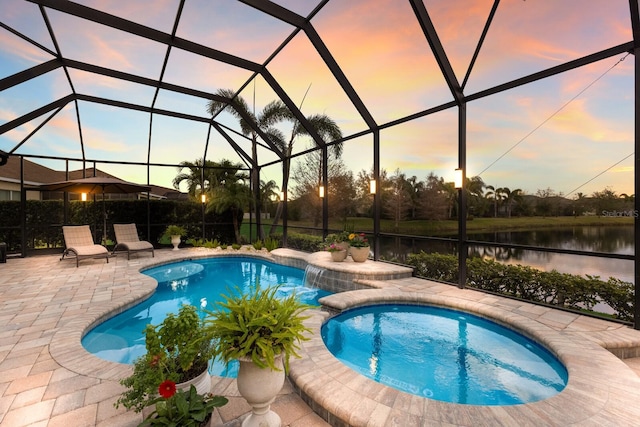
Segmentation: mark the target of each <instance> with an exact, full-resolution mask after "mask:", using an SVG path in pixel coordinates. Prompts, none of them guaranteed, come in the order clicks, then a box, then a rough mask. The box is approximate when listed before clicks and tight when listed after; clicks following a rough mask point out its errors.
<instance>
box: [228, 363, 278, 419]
mask: <svg viewBox="0 0 640 427" xmlns="http://www.w3.org/2000/svg"><path fill="white" fill-rule="evenodd" d="M238 361H239V362H240V368H239V370H238V378H237V382H238V391H239V392H240V394H241V395H242V397H244V398H245V400H246V401H247V403H248V404H249V405H251V414H249V416H248V417H247V418H245V420H244V421H243V422H242V427H280V426H281V420H280V416H278V414H276V413H275V412H273V411H272V410H271V403H272V402H273V401H274V400H275V398H276V396H277V395H278V392H280V390H281V389H282V386H283V385H284V378H285V374H284V368H283V365H282V355H280V356H277V357H276V359H275V364H276V366H277V367H278V368H279V369H280V371H274V370H273V369H270V368H260V367H258V366H257V365H256V364H255V363H253V361H251V358H240V359H238Z"/></svg>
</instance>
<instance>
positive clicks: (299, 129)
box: [269, 110, 342, 234]
mask: <svg viewBox="0 0 640 427" xmlns="http://www.w3.org/2000/svg"><path fill="white" fill-rule="evenodd" d="M287 111H289V110H287ZM288 119H289V120H291V121H293V129H292V131H291V137H290V138H289V142H288V143H286V145H284V144H283V145H282V146H281V147H280V148H281V149H282V152H283V154H284V160H283V162H282V191H283V192H284V193H285V194H287V191H288V188H289V176H290V174H291V154H292V153H293V145H294V144H295V142H296V139H297V138H298V137H299V136H304V135H306V136H310V134H309V131H308V130H307V129H305V127H304V126H302V124H301V123H300V122H299V121H298V120H297V118H296V117H295V116H294V115H293V114H291V112H289V116H288ZM307 121H308V122H309V124H311V127H312V128H313V129H314V130H315V131H316V133H317V134H318V136H320V138H322V140H323V141H324V142H325V143H326V142H331V141H335V140H339V139H342V131H341V130H340V127H339V126H338V125H337V124H336V122H335V121H334V120H333V119H332V118H330V117H329V116H327V115H326V114H314V115H312V116H308V117H307ZM283 142H284V141H283ZM276 144H279V143H276ZM331 149H332V154H333V156H334V157H335V158H336V159H337V158H340V156H342V143H341V142H339V143H337V144H334V145H332V146H331ZM322 168H323V165H322V164H321V163H320V165H319V169H318V176H319V179H318V184H320V181H321V179H322ZM281 215H282V203H280V204H279V205H278V209H277V211H276V215H275V217H274V219H273V223H272V224H271V230H270V232H269V233H270V234H271V233H273V232H274V231H275V227H276V226H277V225H278V222H279V220H280V216H281Z"/></svg>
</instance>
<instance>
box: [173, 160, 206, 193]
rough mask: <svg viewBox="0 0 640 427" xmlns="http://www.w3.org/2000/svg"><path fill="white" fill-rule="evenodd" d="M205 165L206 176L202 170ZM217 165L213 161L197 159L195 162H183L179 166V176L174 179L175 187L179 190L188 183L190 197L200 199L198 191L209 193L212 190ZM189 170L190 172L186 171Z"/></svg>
mask: <svg viewBox="0 0 640 427" xmlns="http://www.w3.org/2000/svg"><path fill="white" fill-rule="evenodd" d="M203 165H204V174H203V173H202V172H203V171H202V168H203ZM215 166H216V164H215V163H214V162H212V161H211V160H206V161H203V159H197V160H196V161H195V162H190V161H187V160H185V161H183V162H180V165H179V166H178V172H179V173H178V175H176V177H175V178H174V179H173V187H174V188H175V189H176V190H177V189H179V188H180V184H182V182H184V181H186V183H187V189H188V192H189V195H190V196H191V197H193V198H198V196H199V194H197V192H198V191H200V192H205V193H207V192H208V191H209V190H210V187H211V182H212V178H213V176H214V175H215V172H214V170H215V169H214V167H215ZM185 169H187V170H188V172H185V171H184V170H185ZM203 178H204V180H203Z"/></svg>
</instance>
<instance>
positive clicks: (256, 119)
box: [207, 89, 291, 239]
mask: <svg viewBox="0 0 640 427" xmlns="http://www.w3.org/2000/svg"><path fill="white" fill-rule="evenodd" d="M216 94H217V95H219V96H222V97H224V98H228V99H233V101H232V104H233V106H232V108H229V109H228V111H229V112H230V113H231V114H232V115H233V116H234V117H236V118H237V119H238V120H239V122H240V129H241V131H242V134H243V135H245V136H247V137H249V138H250V139H251V159H252V160H253V163H254V165H256V166H257V165H258V132H257V130H256V128H255V126H257V127H258V128H259V129H260V130H261V131H262V132H264V133H265V134H266V135H267V137H268V138H269V139H270V142H271V143H272V144H274V145H275V146H276V147H283V146H284V145H285V142H284V135H283V134H282V132H281V131H280V130H278V129H276V128H274V126H275V125H276V124H277V123H279V122H281V121H283V120H285V119H287V118H289V117H290V116H291V113H290V112H289V109H288V108H287V107H286V106H285V105H284V103H283V102H282V101H272V102H270V103H269V104H267V105H266V106H265V107H264V109H263V110H262V112H260V113H259V114H257V115H256V114H254V113H253V112H252V110H251V109H250V108H249V105H248V104H247V102H246V101H245V100H244V98H242V97H241V96H235V92H234V91H233V90H231V89H219V90H218V91H217V92H216ZM234 97H235V98H234ZM228 105H229V104H227V103H225V102H221V101H215V100H211V101H209V103H208V104H207V111H208V112H209V114H211V115H214V114H217V113H218V112H220V111H222V110H223V109H224V108H226V107H227V106H228ZM245 117H248V118H250V120H251V122H253V123H250V122H249V121H247V120H246V119H245ZM259 185H260V183H259V176H258V169H257V168H256V167H254V168H253V169H252V170H251V187H252V189H253V190H254V191H259V190H258V189H259ZM255 211H256V218H258V217H259V215H261V212H260V211H261V203H260V200H255ZM258 232H259V235H260V238H261V239H263V238H264V231H263V230H262V229H260V230H258Z"/></svg>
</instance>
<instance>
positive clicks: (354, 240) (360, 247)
mask: <svg viewBox="0 0 640 427" xmlns="http://www.w3.org/2000/svg"><path fill="white" fill-rule="evenodd" d="M349 246H350V248H349V253H350V254H351V259H353V261H355V262H365V261H366V260H367V258H369V240H368V239H367V237H366V236H365V234H364V233H360V234H355V233H351V234H349Z"/></svg>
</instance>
